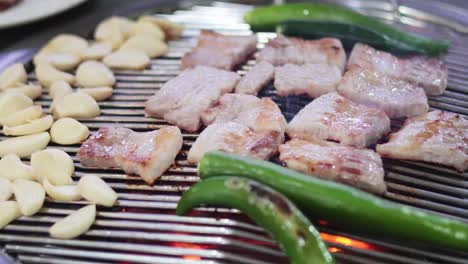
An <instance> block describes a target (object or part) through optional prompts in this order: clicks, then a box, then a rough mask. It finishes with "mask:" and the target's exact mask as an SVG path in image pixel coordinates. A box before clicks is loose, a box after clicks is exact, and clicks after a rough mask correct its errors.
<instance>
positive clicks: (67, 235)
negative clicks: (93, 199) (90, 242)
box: [49, 204, 96, 239]
mask: <svg viewBox="0 0 468 264" xmlns="http://www.w3.org/2000/svg"><path fill="white" fill-rule="evenodd" d="M95 219H96V205H94V204H91V205H87V206H85V207H82V208H81V209H79V210H77V211H75V212H73V213H71V214H70V215H68V216H66V217H65V218H63V219H61V220H59V221H58V222H56V223H55V224H54V225H52V226H51V227H50V228H49V233H50V235H51V236H52V237H54V238H60V239H71V238H75V237H78V236H80V235H81V234H83V233H85V232H86V231H88V230H89V228H90V227H91V226H92V225H93V223H94V220H95Z"/></svg>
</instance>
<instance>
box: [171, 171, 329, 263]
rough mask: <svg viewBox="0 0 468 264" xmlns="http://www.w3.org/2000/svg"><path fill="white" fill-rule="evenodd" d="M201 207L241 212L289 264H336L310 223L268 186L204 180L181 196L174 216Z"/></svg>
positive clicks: (230, 179) (222, 179)
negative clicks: (274, 243) (276, 245)
mask: <svg viewBox="0 0 468 264" xmlns="http://www.w3.org/2000/svg"><path fill="white" fill-rule="evenodd" d="M201 204H209V205H216V206H228V207H233V208H236V209H239V210H241V211H242V212H244V213H245V214H247V215H248V216H249V217H251V218H252V219H253V220H255V222H257V223H258V224H259V225H261V226H263V227H264V228H265V229H266V230H267V231H268V232H270V233H271V234H272V236H273V238H274V239H275V240H276V241H278V243H279V245H280V247H281V248H282V249H283V250H284V252H285V253H286V255H287V256H288V257H289V260H290V262H291V263H294V264H306V263H314V264H322V263H335V261H334V259H333V257H332V256H331V254H330V253H329V252H328V250H327V246H326V245H325V243H324V242H323V241H322V239H321V237H320V234H319V232H318V231H317V230H316V229H315V228H314V227H313V226H312V224H311V223H310V222H309V220H308V219H307V218H306V217H305V216H304V215H303V214H302V213H301V212H300V211H299V210H298V209H297V208H296V207H295V206H294V205H293V204H292V203H291V202H290V201H289V200H288V199H287V198H286V197H284V196H283V195H282V194H280V193H278V192H276V191H274V190H272V189H270V188H269V187H267V186H264V185H262V184H259V183H257V182H254V181H251V180H248V179H243V178H237V177H218V178H215V179H208V180H204V181H201V182H199V183H197V184H195V185H194V186H193V187H192V188H191V189H190V190H188V191H187V192H185V193H184V194H183V196H182V198H181V199H180V201H179V204H178V205H177V211H176V212H177V214H179V215H182V214H185V213H186V212H187V211H189V210H190V209H191V208H193V207H196V206H199V205H201Z"/></svg>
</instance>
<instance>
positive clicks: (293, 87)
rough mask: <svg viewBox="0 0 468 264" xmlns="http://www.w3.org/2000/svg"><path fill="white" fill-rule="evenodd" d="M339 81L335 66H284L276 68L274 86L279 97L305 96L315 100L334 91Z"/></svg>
mask: <svg viewBox="0 0 468 264" xmlns="http://www.w3.org/2000/svg"><path fill="white" fill-rule="evenodd" d="M340 79H341V71H340V69H338V67H336V66H330V65H327V64H303V65H294V64H286V65H284V66H279V67H276V70H275V83H274V86H275V89H276V93H277V94H278V95H279V96H287V95H300V94H307V95H308V96H310V97H313V98H315V97H319V96H320V95H322V94H326V93H329V92H333V91H335V90H336V86H337V85H338V83H339V82H340Z"/></svg>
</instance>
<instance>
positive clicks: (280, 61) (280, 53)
mask: <svg viewBox="0 0 468 264" xmlns="http://www.w3.org/2000/svg"><path fill="white" fill-rule="evenodd" d="M257 60H258V61H266V62H269V63H271V64H273V65H275V66H278V65H284V64H287V63H291V64H306V63H314V64H318V63H321V64H328V65H334V66H337V67H338V68H339V69H340V70H341V71H343V70H344V67H345V63H346V53H345V51H344V49H343V45H342V44H341V41H340V40H339V39H335V38H322V39H318V40H305V39H300V38H294V37H285V36H282V35H279V36H277V37H276V38H274V39H272V40H270V41H269V42H268V43H267V44H266V45H265V47H264V48H263V49H262V50H261V51H260V52H259V54H258V57H257Z"/></svg>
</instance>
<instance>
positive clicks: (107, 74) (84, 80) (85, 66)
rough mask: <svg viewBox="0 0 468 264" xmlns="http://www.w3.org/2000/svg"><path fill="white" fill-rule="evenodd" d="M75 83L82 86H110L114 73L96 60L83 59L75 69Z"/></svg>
mask: <svg viewBox="0 0 468 264" xmlns="http://www.w3.org/2000/svg"><path fill="white" fill-rule="evenodd" d="M76 83H77V84H78V85H80V86H83V87H98V86H112V85H114V83H115V76H114V73H113V72H112V71H111V70H110V69H109V68H108V67H107V66H106V65H104V64H102V63H101V62H98V61H85V62H83V63H81V64H80V66H79V67H78V69H77V70H76Z"/></svg>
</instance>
